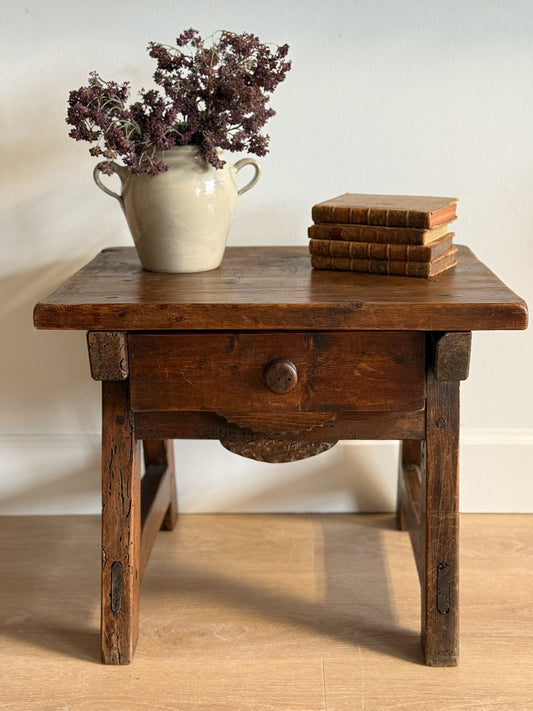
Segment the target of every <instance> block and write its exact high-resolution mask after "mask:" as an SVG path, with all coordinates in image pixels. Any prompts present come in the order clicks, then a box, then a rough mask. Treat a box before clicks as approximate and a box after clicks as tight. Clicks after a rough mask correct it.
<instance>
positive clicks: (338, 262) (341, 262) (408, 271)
mask: <svg viewBox="0 0 533 711" xmlns="http://www.w3.org/2000/svg"><path fill="white" fill-rule="evenodd" d="M456 253H457V248H456V247H451V248H450V249H448V250H447V251H446V252H444V254H442V255H441V256H440V257H438V258H437V259H435V260H433V261H432V262H400V261H397V260H393V261H386V260H379V259H352V258H351V257H330V256H318V255H313V254H312V255H311V266H312V267H313V268H314V269H332V270H337V271H352V272H361V273H366V274H391V275H397V276H410V277H425V278H428V277H432V276H436V275H437V274H440V273H441V272H443V271H446V270H447V269H450V268H451V267H454V266H455V265H456V264H457V259H456Z"/></svg>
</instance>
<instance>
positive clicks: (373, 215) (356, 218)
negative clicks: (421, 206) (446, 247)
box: [311, 205, 431, 229]
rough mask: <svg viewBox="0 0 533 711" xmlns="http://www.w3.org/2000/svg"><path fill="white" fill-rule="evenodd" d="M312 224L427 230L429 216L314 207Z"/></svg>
mask: <svg viewBox="0 0 533 711" xmlns="http://www.w3.org/2000/svg"><path fill="white" fill-rule="evenodd" d="M311 215H312V218H313V222H315V223H324V222H325V223H330V222H340V223H344V224H359V225H373V226H374V227H415V228H418V229H429V228H430V226H431V215H429V214H428V213H427V212H419V211H418V210H391V209H385V208H361V207H345V206H342V205H338V206H333V205H315V206H314V207H313V208H312V210H311Z"/></svg>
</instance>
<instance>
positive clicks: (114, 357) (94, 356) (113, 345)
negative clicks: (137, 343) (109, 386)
mask: <svg viewBox="0 0 533 711" xmlns="http://www.w3.org/2000/svg"><path fill="white" fill-rule="evenodd" d="M87 346H88V349H89V362H90V366H91V376H92V378H93V380H125V379H126V378H127V377H128V350H127V344H126V334H125V333H124V331H89V332H88V333H87Z"/></svg>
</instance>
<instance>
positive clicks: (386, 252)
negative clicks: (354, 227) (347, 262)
mask: <svg viewBox="0 0 533 711" xmlns="http://www.w3.org/2000/svg"><path fill="white" fill-rule="evenodd" d="M309 251H310V253H311V254H314V255H316V256H318V257H349V258H350V259H370V260H372V259H374V260H379V261H388V262H392V261H404V262H429V261H431V258H432V254H433V252H432V249H431V247H424V246H422V245H415V244H379V243H375V242H351V241H350V242H348V241H341V240H326V239H311V240H310V242H309ZM443 251H444V249H442V250H441V253H442V252H443Z"/></svg>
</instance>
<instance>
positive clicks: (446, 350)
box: [430, 331, 472, 380]
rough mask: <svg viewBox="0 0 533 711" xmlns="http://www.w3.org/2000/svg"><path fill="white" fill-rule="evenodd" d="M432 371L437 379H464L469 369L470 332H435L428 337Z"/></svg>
mask: <svg viewBox="0 0 533 711" xmlns="http://www.w3.org/2000/svg"><path fill="white" fill-rule="evenodd" d="M430 343H431V351H432V353H431V358H432V363H431V365H432V367H433V372H434V373H435V377H436V378H437V380H466V379H467V378H468V372H469V369H470V348H471V345H472V333H471V332H470V331H466V332H461V331H459V332H450V333H436V334H434V336H433V338H431V339H430Z"/></svg>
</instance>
